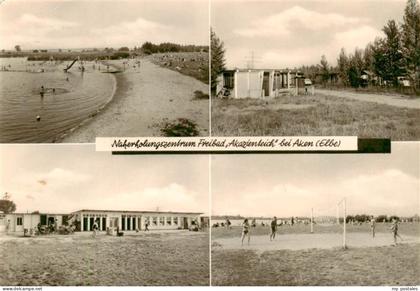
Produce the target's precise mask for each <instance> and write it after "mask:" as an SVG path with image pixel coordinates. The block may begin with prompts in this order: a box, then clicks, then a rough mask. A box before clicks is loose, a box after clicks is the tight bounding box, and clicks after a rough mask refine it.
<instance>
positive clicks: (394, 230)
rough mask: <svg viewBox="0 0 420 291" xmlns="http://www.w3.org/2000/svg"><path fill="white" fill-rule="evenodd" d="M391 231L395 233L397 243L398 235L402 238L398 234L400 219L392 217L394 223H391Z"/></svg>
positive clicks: (395, 242)
mask: <svg viewBox="0 0 420 291" xmlns="http://www.w3.org/2000/svg"><path fill="white" fill-rule="evenodd" d="M391 232H392V234H393V235H394V244H395V245H397V237H399V238H400V239H401V240H403V239H402V237H401V236H400V235H399V234H398V221H397V219H395V218H394V219H392V225H391Z"/></svg>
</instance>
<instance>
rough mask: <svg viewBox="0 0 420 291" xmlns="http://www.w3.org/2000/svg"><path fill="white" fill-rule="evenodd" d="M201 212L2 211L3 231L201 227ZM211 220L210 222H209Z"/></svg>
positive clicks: (1, 231) (0, 217) (128, 229)
mask: <svg viewBox="0 0 420 291" xmlns="http://www.w3.org/2000/svg"><path fill="white" fill-rule="evenodd" d="M201 214H202V213H199V212H168V211H126V210H89V209H82V210H78V211H75V212H72V213H70V214H46V213H11V214H4V213H0V234H1V233H19V232H22V233H23V232H24V230H25V229H27V230H30V229H34V228H37V227H38V226H49V225H54V227H55V229H58V228H60V226H63V225H64V226H68V225H74V226H75V229H76V231H79V232H87V231H93V225H94V223H95V222H96V224H97V225H98V227H99V231H110V230H111V231H115V230H117V229H119V230H120V231H140V230H145V228H146V224H147V225H148V229H149V230H158V229H159V230H171V229H172V230H176V229H191V227H192V226H195V225H196V226H198V227H201V226H202V225H203V223H205V222H206V220H205V219H203V217H202V216H201ZM207 223H208V222H207Z"/></svg>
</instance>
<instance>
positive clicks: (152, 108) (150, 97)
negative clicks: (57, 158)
mask: <svg viewBox="0 0 420 291" xmlns="http://www.w3.org/2000/svg"><path fill="white" fill-rule="evenodd" d="M110 63H111V64H112V65H116V66H117V67H120V68H122V67H123V65H122V61H110ZM115 77H116V79H117V90H116V93H115V96H114V99H113V100H112V101H111V102H110V104H109V105H108V106H107V107H106V108H105V109H104V110H103V111H102V112H101V113H100V114H98V115H97V116H96V117H95V118H93V119H92V120H91V121H90V122H87V123H86V124H84V125H82V126H81V127H80V128H78V129H77V130H75V131H74V132H73V133H71V134H69V135H68V136H67V137H66V138H64V140H63V142H95V137H117V136H126V137H133V136H161V135H162V133H161V132H160V129H161V128H162V125H163V124H164V123H165V122H166V121H169V122H171V121H174V120H176V119H177V118H187V119H189V120H191V121H193V122H195V123H196V124H197V125H198V128H199V130H200V135H202V136H207V135H208V128H209V100H194V91H202V92H203V93H206V94H207V93H208V85H206V84H204V83H202V82H200V81H198V80H196V79H194V78H192V77H188V76H185V75H182V74H180V73H178V72H174V71H171V70H168V69H165V68H161V67H159V66H157V65H155V64H153V63H151V62H149V61H147V60H141V68H140V69H138V68H136V69H133V68H132V67H131V68H130V69H127V70H126V71H125V72H123V73H119V74H115Z"/></svg>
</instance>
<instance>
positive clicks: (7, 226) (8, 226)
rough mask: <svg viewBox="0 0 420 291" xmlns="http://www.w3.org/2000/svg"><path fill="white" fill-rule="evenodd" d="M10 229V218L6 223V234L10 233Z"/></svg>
mask: <svg viewBox="0 0 420 291" xmlns="http://www.w3.org/2000/svg"><path fill="white" fill-rule="evenodd" d="M9 230H10V219H8V220H7V224H6V234H9Z"/></svg>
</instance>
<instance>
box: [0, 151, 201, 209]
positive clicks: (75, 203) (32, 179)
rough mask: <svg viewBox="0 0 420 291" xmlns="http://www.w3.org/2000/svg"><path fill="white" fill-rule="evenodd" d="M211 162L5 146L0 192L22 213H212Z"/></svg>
mask: <svg viewBox="0 0 420 291" xmlns="http://www.w3.org/2000/svg"><path fill="white" fill-rule="evenodd" d="M208 191H209V158H208V156H204V155H203V156H198V155H193V156H187V155H161V156H157V155H149V156H146V155H138V156H133V155H130V156H115V155H114V156H113V155H111V153H108V152H96V151H95V146H94V145H1V146H0V193H1V194H2V196H3V194H4V193H5V192H8V193H9V194H10V195H11V200H12V201H14V202H15V204H16V205H17V211H18V212H27V211H29V212H32V211H36V210H38V211H41V212H47V213H69V212H72V211H76V210H80V209H109V210H151V211H154V210H157V209H159V210H161V211H191V212H203V213H207V214H208V213H209V208H208V205H209V194H208Z"/></svg>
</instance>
